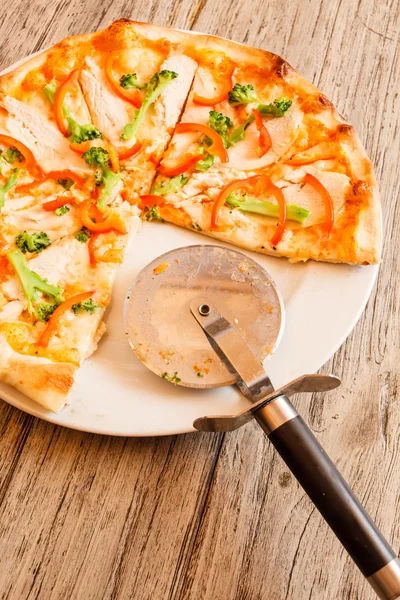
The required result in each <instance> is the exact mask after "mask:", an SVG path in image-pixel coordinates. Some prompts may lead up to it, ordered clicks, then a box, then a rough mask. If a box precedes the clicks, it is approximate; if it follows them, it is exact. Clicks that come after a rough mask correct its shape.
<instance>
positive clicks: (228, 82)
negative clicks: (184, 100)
mask: <svg viewBox="0 0 400 600" xmlns="http://www.w3.org/2000/svg"><path fill="white" fill-rule="evenodd" d="M234 70H235V67H234V66H231V67H230V69H229V70H228V71H227V72H226V73H225V74H224V75H223V76H217V77H215V81H216V82H217V83H218V84H221V85H219V92H218V93H216V95H215V96H212V97H211V98H207V97H205V96H201V95H200V94H197V93H196V92H195V93H194V94H193V102H194V103H195V104H201V105H202V106H215V104H218V103H219V102H223V101H224V100H226V98H227V97H228V94H229V92H230V91H231V89H232V75H233V71H234ZM221 80H222V81H221Z"/></svg>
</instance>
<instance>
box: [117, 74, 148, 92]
mask: <svg viewBox="0 0 400 600" xmlns="http://www.w3.org/2000/svg"><path fill="white" fill-rule="evenodd" d="M119 83H120V85H121V86H122V87H123V88H124V89H125V90H131V89H132V88H136V89H138V90H143V89H144V88H145V87H147V84H146V83H139V82H138V80H137V75H136V73H128V74H127V75H122V77H121V78H120V80H119Z"/></svg>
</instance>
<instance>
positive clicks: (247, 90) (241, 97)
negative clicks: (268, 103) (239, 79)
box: [228, 83, 259, 106]
mask: <svg viewBox="0 0 400 600" xmlns="http://www.w3.org/2000/svg"><path fill="white" fill-rule="evenodd" d="M228 102H229V104H231V105H232V106H236V105H238V104H250V103H251V102H259V99H258V98H257V96H256V93H255V90H254V87H253V86H252V85H251V84H249V85H241V84H240V83H236V84H235V85H234V86H233V89H232V90H231V91H230V92H229V94H228Z"/></svg>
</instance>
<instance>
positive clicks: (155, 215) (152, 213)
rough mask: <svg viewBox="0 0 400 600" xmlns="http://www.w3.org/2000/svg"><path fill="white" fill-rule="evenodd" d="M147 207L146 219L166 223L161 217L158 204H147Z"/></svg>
mask: <svg viewBox="0 0 400 600" xmlns="http://www.w3.org/2000/svg"><path fill="white" fill-rule="evenodd" d="M145 208H146V212H145V215H144V218H145V219H146V221H161V223H164V220H163V219H162V218H161V215H160V211H159V209H158V206H152V207H151V208H149V207H148V206H146V207H145Z"/></svg>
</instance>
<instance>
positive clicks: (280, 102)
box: [257, 98, 293, 117]
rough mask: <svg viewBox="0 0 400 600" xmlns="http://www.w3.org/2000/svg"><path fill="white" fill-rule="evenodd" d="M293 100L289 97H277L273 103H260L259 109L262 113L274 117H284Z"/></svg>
mask: <svg viewBox="0 0 400 600" xmlns="http://www.w3.org/2000/svg"><path fill="white" fill-rule="evenodd" d="M292 104H293V102H292V101H291V100H289V99H288V98H277V99H276V100H274V101H273V103H272V104H259V105H258V106H257V110H258V112H259V113H260V114H261V115H272V116H273V117H283V115H284V114H285V113H286V112H287V111H288V110H289V108H290V107H291V106H292Z"/></svg>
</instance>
